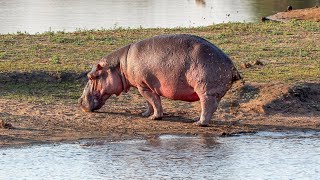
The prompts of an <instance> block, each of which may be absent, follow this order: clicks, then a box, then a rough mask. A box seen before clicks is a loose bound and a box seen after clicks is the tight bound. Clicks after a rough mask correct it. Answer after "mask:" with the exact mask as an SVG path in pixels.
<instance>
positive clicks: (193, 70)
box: [79, 34, 241, 126]
mask: <svg viewBox="0 0 320 180" xmlns="http://www.w3.org/2000/svg"><path fill="white" fill-rule="evenodd" d="M87 76H88V79H89V81H88V83H87V85H86V86H85V88H84V91H83V94H82V96H81V97H80V99H79V104H80V107H81V108H82V110H84V111H86V112H92V111H94V110H97V109H100V108H101V107H102V106H103V105H104V104H105V102H106V100H107V99H108V98H109V97H110V96H111V95H113V94H115V95H116V96H119V95H120V94H121V93H122V92H127V91H128V90H129V89H130V87H135V88H137V89H138V91H139V93H140V94H141V95H142V96H143V97H144V98H145V100H146V107H147V110H146V111H145V112H144V113H142V116H149V117H150V119H161V118H162V117H163V108H162V105H161V99H160V96H163V97H166V98H169V99H172V100H182V101H188V102H194V101H199V100H200V104H201V115H200V118H199V119H198V121H196V122H195V124H196V125H199V126H207V125H208V123H209V121H210V120H211V117H212V115H213V113H214V112H215V111H216V110H217V107H218V103H219V102H220V100H221V98H222V97H223V96H224V95H225V94H226V92H227V91H228V90H229V89H230V88H231V86H232V84H233V83H234V82H235V81H237V80H239V79H241V76H240V74H239V72H238V71H237V69H236V68H235V66H234V64H233V62H232V61H231V60H230V58H229V57H228V56H227V55H226V54H225V53H224V52H223V51H222V50H220V49H219V48H218V47H216V46H215V45H213V44H212V43H210V42H209V41H207V40H205V39H203V38H201V37H198V36H195V35H188V34H173V35H159V36H155V37H151V38H148V39H144V40H141V41H139V42H135V43H132V44H129V45H127V46H124V47H122V48H120V49H118V50H115V51H113V52H111V53H110V54H109V55H107V56H105V57H103V58H102V59H101V60H100V61H99V62H98V63H97V64H95V65H93V67H92V70H91V71H90V72H89V73H88V74H87Z"/></svg>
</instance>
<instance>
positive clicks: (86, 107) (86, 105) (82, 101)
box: [78, 97, 93, 112]
mask: <svg viewBox="0 0 320 180" xmlns="http://www.w3.org/2000/svg"><path fill="white" fill-rule="evenodd" d="M78 103H79V106H80V108H81V109H82V111H84V112H93V106H92V105H91V104H90V101H89V100H88V99H87V98H83V97H81V98H79V99H78Z"/></svg>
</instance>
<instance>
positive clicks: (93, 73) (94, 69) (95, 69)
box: [88, 64, 103, 80]
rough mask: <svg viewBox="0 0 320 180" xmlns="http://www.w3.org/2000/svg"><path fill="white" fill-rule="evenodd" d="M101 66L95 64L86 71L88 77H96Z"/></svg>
mask: <svg viewBox="0 0 320 180" xmlns="http://www.w3.org/2000/svg"><path fill="white" fill-rule="evenodd" d="M102 69H103V67H102V66H101V65H100V64H97V65H95V66H93V67H92V70H91V71H90V72H89V73H88V78H89V79H90V80H94V79H96V78H97V77H98V76H99V75H100V74H101V70H102Z"/></svg>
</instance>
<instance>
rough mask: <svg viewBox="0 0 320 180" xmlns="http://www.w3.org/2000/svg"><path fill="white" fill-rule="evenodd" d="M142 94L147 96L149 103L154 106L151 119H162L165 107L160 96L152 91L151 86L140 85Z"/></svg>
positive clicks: (139, 88)
mask: <svg viewBox="0 0 320 180" xmlns="http://www.w3.org/2000/svg"><path fill="white" fill-rule="evenodd" d="M138 90H139V92H140V94H141V95H142V96H143V97H144V98H146V100H147V102H148V103H149V105H151V106H152V108H153V115H151V116H150V117H149V118H150V119H162V116H163V109H162V105H161V99H160V96H159V95H158V94H156V93H154V92H152V91H151V90H150V89H149V88H144V87H138ZM148 109H150V108H148Z"/></svg>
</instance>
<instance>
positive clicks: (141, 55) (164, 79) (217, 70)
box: [126, 34, 234, 101]
mask: <svg viewBox="0 0 320 180" xmlns="http://www.w3.org/2000/svg"><path fill="white" fill-rule="evenodd" d="M233 68H234V65H233V63H232V61H231V60H230V59H229V58H228V56H227V55H226V54H225V53H223V52H222V51H221V50H220V49H219V48H217V47H216V46H215V45H213V44H212V43H210V42H208V41H207V40H205V39H203V38H200V37H197V36H194V35H186V34H179V35H160V36H156V37H153V38H149V39H145V40H142V41H139V42H137V43H134V44H132V45H131V46H130V49H129V51H128V56H127V68H126V69H127V70H126V71H127V72H126V74H127V75H126V76H127V78H128V80H129V82H130V83H131V84H132V85H133V86H141V85H145V86H148V87H151V88H153V90H154V91H155V92H156V93H158V94H159V95H162V96H165V97H168V98H171V99H180V100H188V99H184V98H185V97H186V96H188V95H189V96H188V97H190V98H191V99H190V100H189V101H193V100H197V98H196V97H194V98H193V96H194V92H195V90H197V89H212V88H215V87H216V86H217V85H225V84H227V83H228V82H230V80H231V79H232V74H233V72H232V70H233ZM190 92H192V93H191V94H190Z"/></svg>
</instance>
